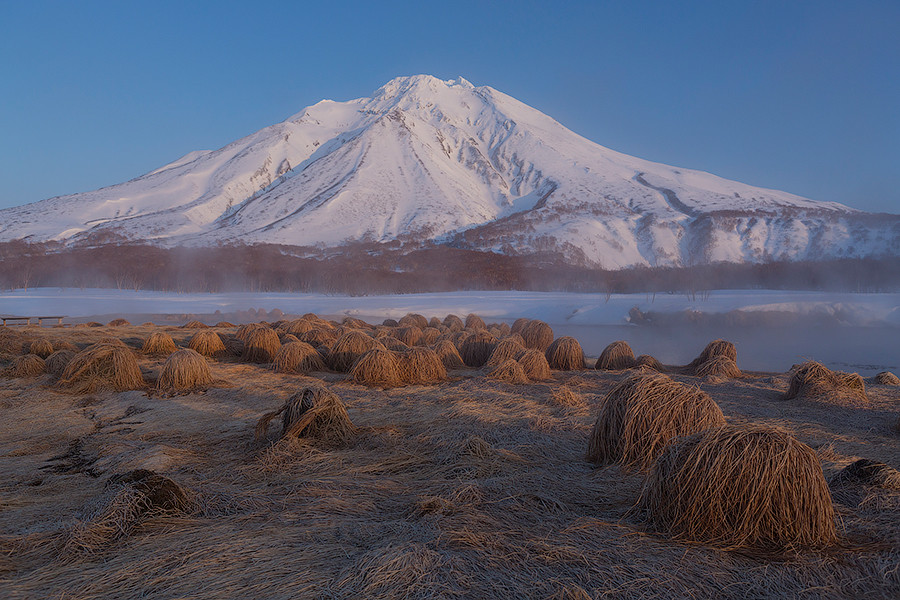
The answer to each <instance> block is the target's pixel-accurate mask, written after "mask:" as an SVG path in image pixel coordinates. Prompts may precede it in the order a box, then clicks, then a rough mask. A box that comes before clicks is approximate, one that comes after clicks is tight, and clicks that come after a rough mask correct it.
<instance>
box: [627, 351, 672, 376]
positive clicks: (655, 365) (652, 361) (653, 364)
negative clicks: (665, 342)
mask: <svg viewBox="0 0 900 600" xmlns="http://www.w3.org/2000/svg"><path fill="white" fill-rule="evenodd" d="M634 366H635V368H641V367H646V368H648V369H653V370H654V371H656V372H658V373H663V372H665V370H666V368H665V367H664V366H663V364H662V363H661V362H659V360H657V359H656V358H654V357H652V356H650V355H649V354H641V355H640V356H638V357H637V358H635V359H634Z"/></svg>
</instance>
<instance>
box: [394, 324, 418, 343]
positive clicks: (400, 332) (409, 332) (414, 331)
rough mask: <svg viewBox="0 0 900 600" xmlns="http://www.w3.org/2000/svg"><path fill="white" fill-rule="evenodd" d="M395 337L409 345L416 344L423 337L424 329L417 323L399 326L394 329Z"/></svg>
mask: <svg viewBox="0 0 900 600" xmlns="http://www.w3.org/2000/svg"><path fill="white" fill-rule="evenodd" d="M394 337H395V338H397V339H398V340H400V341H401V342H403V343H404V344H406V345H407V346H415V345H417V344H418V343H419V341H420V340H421V339H422V330H421V329H419V328H418V327H416V326H415V325H411V326H405V327H398V328H397V329H395V330H394Z"/></svg>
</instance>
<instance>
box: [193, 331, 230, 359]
mask: <svg viewBox="0 0 900 600" xmlns="http://www.w3.org/2000/svg"><path fill="white" fill-rule="evenodd" d="M188 348H190V349H191V350H193V351H194V352H196V353H197V354H201V355H203V356H210V357H219V356H222V355H224V354H226V353H227V352H228V350H227V349H226V348H225V343H224V342H223V341H222V337H221V336H220V335H219V334H217V333H215V332H214V331H198V332H197V333H195V334H194V335H192V336H191V339H190V340H189V341H188Z"/></svg>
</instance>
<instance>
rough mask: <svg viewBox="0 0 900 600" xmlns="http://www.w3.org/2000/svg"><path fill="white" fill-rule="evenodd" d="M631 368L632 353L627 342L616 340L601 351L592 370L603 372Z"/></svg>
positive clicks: (632, 362)
mask: <svg viewBox="0 0 900 600" xmlns="http://www.w3.org/2000/svg"><path fill="white" fill-rule="evenodd" d="M633 366H634V352H633V351H632V349H631V346H629V345H628V342H625V341H622V340H618V341H615V342H613V343H611V344H610V345H608V346H607V347H606V348H604V349H603V352H601V353H600V358H598V359H597V364H595V365H594V368H595V369H602V370H604V371H621V370H623V369H630V368H632V367H633Z"/></svg>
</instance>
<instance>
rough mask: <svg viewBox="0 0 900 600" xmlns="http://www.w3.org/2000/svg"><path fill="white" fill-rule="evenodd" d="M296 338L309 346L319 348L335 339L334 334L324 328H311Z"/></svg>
mask: <svg viewBox="0 0 900 600" xmlns="http://www.w3.org/2000/svg"><path fill="white" fill-rule="evenodd" d="M297 338H298V339H299V340H300V341H301V342H306V343H307V344H309V345H310V346H321V345H322V344H325V343H330V342H333V341H334V340H335V339H337V338H336V337H335V334H334V332H333V331H332V330H331V329H328V328H325V327H313V328H312V329H310V330H309V331H305V332H303V333H301V334H300V335H298V336H297Z"/></svg>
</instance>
